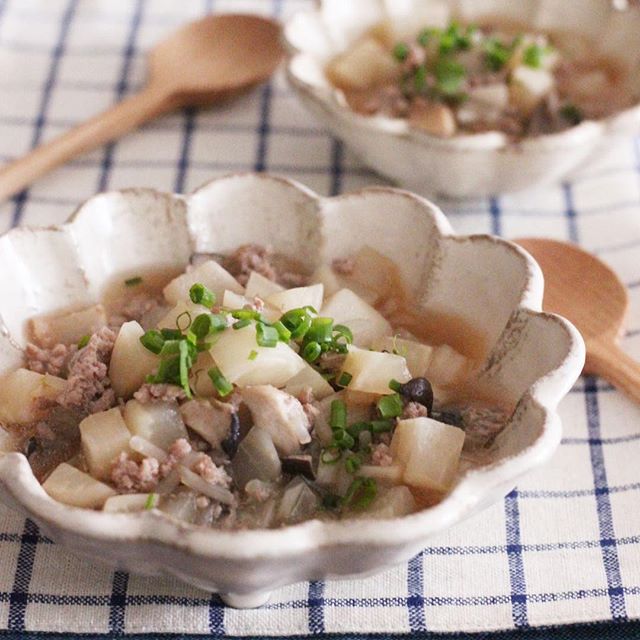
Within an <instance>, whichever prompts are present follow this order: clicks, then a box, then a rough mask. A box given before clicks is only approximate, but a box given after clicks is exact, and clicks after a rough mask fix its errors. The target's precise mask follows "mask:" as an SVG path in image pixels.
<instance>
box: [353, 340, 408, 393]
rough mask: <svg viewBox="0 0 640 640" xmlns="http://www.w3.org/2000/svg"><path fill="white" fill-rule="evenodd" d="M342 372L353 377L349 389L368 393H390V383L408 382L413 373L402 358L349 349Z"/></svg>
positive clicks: (390, 354) (378, 352) (355, 348)
mask: <svg viewBox="0 0 640 640" xmlns="http://www.w3.org/2000/svg"><path fill="white" fill-rule="evenodd" d="M342 371H343V372H346V373H349V374H350V375H351V381H350V382H349V386H348V387H347V389H348V390H349V391H364V392H366V393H378V394H387V393H390V390H389V382H391V380H397V381H398V382H408V381H409V380H411V373H410V372H409V369H408V368H407V361H406V360H405V359H404V358H403V357H402V356H397V355H395V354H393V353H382V352H380V351H367V350H365V349H358V348H357V347H349V353H348V354H347V358H346V359H345V361H344V365H343V366H342Z"/></svg>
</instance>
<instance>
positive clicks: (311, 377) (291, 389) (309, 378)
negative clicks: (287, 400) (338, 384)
mask: <svg viewBox="0 0 640 640" xmlns="http://www.w3.org/2000/svg"><path fill="white" fill-rule="evenodd" d="M305 389H311V391H313V396H314V398H315V399H316V400H322V398H326V397H327V396H329V395H331V394H332V393H333V392H334V391H333V387H332V386H331V385H330V384H329V383H328V382H327V381H326V380H325V379H324V378H323V377H322V376H321V375H320V374H319V373H318V372H317V371H316V370H315V369H314V368H313V367H312V366H311V365H310V364H307V363H306V362H305V367H304V369H302V370H301V371H300V372H299V373H297V374H296V375H295V376H293V378H291V379H290V380H289V381H288V382H287V384H286V385H285V386H284V390H285V391H286V392H287V393H290V394H291V395H292V396H297V395H298V394H300V393H302V392H303V391H304V390H305Z"/></svg>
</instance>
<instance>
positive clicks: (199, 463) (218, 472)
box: [192, 453, 231, 489]
mask: <svg viewBox="0 0 640 640" xmlns="http://www.w3.org/2000/svg"><path fill="white" fill-rule="evenodd" d="M192 471H194V472H195V473H197V474H198V475H199V476H200V477H201V478H202V479H203V480H206V481H207V482H208V483H209V484H213V485H218V486H221V487H224V488H225V489H228V488H229V487H230V486H231V477H230V476H229V474H228V473H227V472H226V471H225V470H224V468H223V467H218V466H217V465H216V464H215V463H214V462H213V460H212V459H211V458H210V457H209V456H208V455H206V454H204V453H201V454H200V455H199V456H198V459H197V460H196V463H195V464H194V465H193V468H192Z"/></svg>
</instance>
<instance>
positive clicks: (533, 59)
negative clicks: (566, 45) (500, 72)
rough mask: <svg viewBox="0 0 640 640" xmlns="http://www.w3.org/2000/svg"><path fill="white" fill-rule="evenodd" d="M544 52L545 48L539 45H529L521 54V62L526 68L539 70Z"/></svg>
mask: <svg viewBox="0 0 640 640" xmlns="http://www.w3.org/2000/svg"><path fill="white" fill-rule="evenodd" d="M546 51H547V50H546V48H545V47H543V46H541V45H539V44H532V45H529V46H528V47H527V48H526V49H525V50H524V52H523V54H522V62H523V63H524V64H526V65H527V67H532V68H533V69H540V67H541V66H542V60H543V59H544V55H545V53H546Z"/></svg>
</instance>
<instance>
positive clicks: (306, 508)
mask: <svg viewBox="0 0 640 640" xmlns="http://www.w3.org/2000/svg"><path fill="white" fill-rule="evenodd" d="M319 503H320V501H319V499H318V496H317V494H316V493H315V492H314V491H313V490H312V489H311V488H310V487H309V486H308V485H307V483H306V482H305V481H304V480H302V479H301V478H294V479H293V480H292V481H291V482H290V483H289V484H288V485H287V486H286V487H285V488H284V491H283V493H282V497H281V498H280V505H279V506H278V513H277V519H278V520H279V521H280V522H283V523H285V522H286V523H289V524H292V523H295V522H301V521H302V520H308V519H309V518H311V517H312V516H313V515H314V514H315V513H316V511H317V510H318V507H319Z"/></svg>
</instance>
